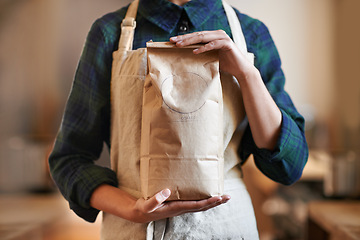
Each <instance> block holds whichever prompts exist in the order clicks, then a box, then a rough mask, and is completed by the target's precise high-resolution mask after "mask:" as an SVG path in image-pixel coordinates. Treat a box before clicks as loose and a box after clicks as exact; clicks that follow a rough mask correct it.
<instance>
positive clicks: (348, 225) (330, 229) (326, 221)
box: [308, 200, 360, 240]
mask: <svg viewBox="0 0 360 240" xmlns="http://www.w3.org/2000/svg"><path fill="white" fill-rule="evenodd" d="M309 221H310V222H313V223H315V224H316V225H317V226H319V227H320V228H321V229H322V230H323V231H324V233H325V234H324V237H323V238H319V237H316V238H315V236H314V234H315V233H314V232H312V231H311V230H310V231H309V233H308V239H317V240H320V239H330V240H335V239H341V240H355V239H356V240H357V239H360V201H345V200H344V201H340V200H339V201H319V202H311V203H309Z"/></svg>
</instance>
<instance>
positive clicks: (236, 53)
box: [170, 30, 256, 80]
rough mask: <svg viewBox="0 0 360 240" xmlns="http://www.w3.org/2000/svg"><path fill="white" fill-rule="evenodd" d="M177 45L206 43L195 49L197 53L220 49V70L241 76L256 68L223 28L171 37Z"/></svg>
mask: <svg viewBox="0 0 360 240" xmlns="http://www.w3.org/2000/svg"><path fill="white" fill-rule="evenodd" d="M170 41H171V42H173V43H175V44H176V46H177V47H185V46H189V45H192V44H199V43H204V44H205V45H203V46H201V47H200V48H197V49H194V53H195V54H200V53H203V52H207V51H211V50H219V62H220V70H221V71H224V72H228V73H230V74H231V75H233V76H235V77H236V78H238V80H240V79H239V78H244V77H246V76H247V75H248V74H249V72H250V71H254V70H256V69H255V68H254V66H253V64H252V63H251V62H250V61H249V60H247V59H246V57H245V55H244V54H243V53H242V52H241V51H240V50H239V48H238V47H237V46H236V45H235V43H234V42H233V41H232V39H231V38H230V37H229V36H228V35H227V34H226V32H225V31H223V30H216V31H202V32H194V33H189V34H185V35H179V36H175V37H172V38H170Z"/></svg>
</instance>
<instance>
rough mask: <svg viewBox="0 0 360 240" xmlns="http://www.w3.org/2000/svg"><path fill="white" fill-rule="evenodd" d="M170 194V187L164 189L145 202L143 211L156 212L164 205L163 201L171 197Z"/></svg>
mask: <svg viewBox="0 0 360 240" xmlns="http://www.w3.org/2000/svg"><path fill="white" fill-rule="evenodd" d="M170 195H171V191H170V190H169V189H164V190H162V191H160V192H158V193H157V194H155V195H154V196H153V197H151V198H150V199H148V200H146V201H145V202H144V205H143V211H144V212H146V213H151V212H154V211H155V210H156V209H158V208H159V207H161V206H162V205H163V203H164V202H165V201H166V199H168V198H169V197H170Z"/></svg>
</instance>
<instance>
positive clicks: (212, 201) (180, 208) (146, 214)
mask: <svg viewBox="0 0 360 240" xmlns="http://www.w3.org/2000/svg"><path fill="white" fill-rule="evenodd" d="M170 194H171V192H170V190H169V189H164V190H162V191H160V192H158V193H157V194H155V196H153V197H152V198H150V199H148V200H145V199H143V198H140V199H138V200H137V201H136V204H135V213H136V214H135V216H134V219H133V221H134V222H150V221H154V220H159V219H163V218H168V217H174V216H178V215H181V214H184V213H190V212H201V211H206V210H208V209H210V208H213V207H216V206H219V205H221V204H223V203H226V202H227V201H229V200H230V196H228V195H224V196H216V197H211V198H208V199H205V200H199V201H170V202H165V201H166V199H168V197H169V196H170Z"/></svg>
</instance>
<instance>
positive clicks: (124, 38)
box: [118, 0, 139, 52]
mask: <svg viewBox="0 0 360 240" xmlns="http://www.w3.org/2000/svg"><path fill="white" fill-rule="evenodd" d="M138 5H139V0H135V1H133V2H132V3H131V4H130V5H129V8H128V10H127V12H126V16H125V18H124V19H123V21H122V23H121V35H120V40H119V48H118V49H119V50H120V51H124V52H125V51H130V50H131V49H132V46H133V40H134V32H135V27H136V21H135V19H136V13H137V9H138Z"/></svg>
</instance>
